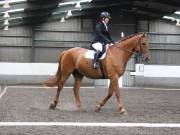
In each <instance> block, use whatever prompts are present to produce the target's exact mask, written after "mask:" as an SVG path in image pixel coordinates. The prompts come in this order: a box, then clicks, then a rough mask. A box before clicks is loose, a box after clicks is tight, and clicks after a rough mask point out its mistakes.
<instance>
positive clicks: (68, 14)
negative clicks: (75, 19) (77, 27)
mask: <svg viewBox="0 0 180 135" xmlns="http://www.w3.org/2000/svg"><path fill="white" fill-rule="evenodd" d="M70 16H72V11H71V10H69V11H68V12H67V15H66V18H69V17H70Z"/></svg>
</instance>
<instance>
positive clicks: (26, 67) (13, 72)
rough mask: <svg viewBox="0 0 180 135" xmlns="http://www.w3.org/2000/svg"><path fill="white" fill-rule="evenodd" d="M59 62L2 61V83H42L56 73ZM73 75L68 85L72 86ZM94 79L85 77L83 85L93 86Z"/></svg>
mask: <svg viewBox="0 0 180 135" xmlns="http://www.w3.org/2000/svg"><path fill="white" fill-rule="evenodd" d="M57 69H58V63H9V62H0V84H3V85H4V84H11V85H18V84H42V83H43V82H44V81H45V80H46V79H47V78H49V77H50V76H52V75H55V74H56V72H57ZM73 83H74V79H73V77H72V76H71V77H70V78H69V79H68V80H67V82H66V85H69V86H72V85H73ZM93 84H94V81H93V80H92V79H88V78H84V79H83V82H82V85H84V86H92V85H93Z"/></svg>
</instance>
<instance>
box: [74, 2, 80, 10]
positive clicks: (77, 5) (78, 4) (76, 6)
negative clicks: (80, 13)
mask: <svg viewBox="0 0 180 135" xmlns="http://www.w3.org/2000/svg"><path fill="white" fill-rule="evenodd" d="M75 8H77V9H81V2H80V1H78V2H77V3H76V5H75Z"/></svg>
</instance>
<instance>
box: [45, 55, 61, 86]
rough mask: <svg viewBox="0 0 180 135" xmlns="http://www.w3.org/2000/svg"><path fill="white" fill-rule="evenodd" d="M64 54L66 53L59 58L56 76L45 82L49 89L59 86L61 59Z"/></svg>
mask: <svg viewBox="0 0 180 135" xmlns="http://www.w3.org/2000/svg"><path fill="white" fill-rule="evenodd" d="M63 54H64V53H61V55H60V57H59V65H58V70H57V72H56V75H54V76H53V77H51V78H49V79H47V80H46V81H44V84H45V85H46V86H48V87H54V86H57V85H58V82H59V79H60V78H61V58H62V56H63Z"/></svg>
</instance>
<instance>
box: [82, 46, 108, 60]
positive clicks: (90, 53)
mask: <svg viewBox="0 0 180 135" xmlns="http://www.w3.org/2000/svg"><path fill="white" fill-rule="evenodd" d="M108 48H109V46H106V52H105V53H104V54H103V55H102V56H101V57H100V58H99V59H100V60H102V59H104V58H105V56H106V53H107V50H108ZM94 54H95V51H94V50H88V51H87V52H86V53H85V58H88V59H94Z"/></svg>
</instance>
